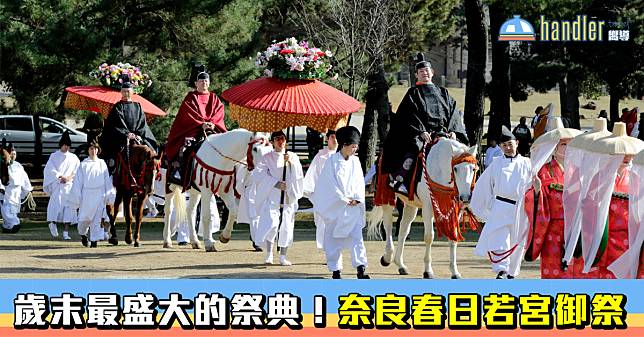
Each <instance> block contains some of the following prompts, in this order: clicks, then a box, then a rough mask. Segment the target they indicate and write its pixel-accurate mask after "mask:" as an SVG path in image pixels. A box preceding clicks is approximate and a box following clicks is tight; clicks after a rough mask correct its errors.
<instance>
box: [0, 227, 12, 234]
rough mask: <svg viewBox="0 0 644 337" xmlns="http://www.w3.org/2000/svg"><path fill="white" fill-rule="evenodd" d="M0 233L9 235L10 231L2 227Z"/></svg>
mask: <svg viewBox="0 0 644 337" xmlns="http://www.w3.org/2000/svg"><path fill="white" fill-rule="evenodd" d="M2 233H11V229H9V228H4V227H2Z"/></svg>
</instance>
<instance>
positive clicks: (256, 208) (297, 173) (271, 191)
mask: <svg viewBox="0 0 644 337" xmlns="http://www.w3.org/2000/svg"><path fill="white" fill-rule="evenodd" d="M288 156H289V164H288V165H287V169H286V180H285V183H286V191H284V207H283V211H282V221H281V224H280V195H281V192H282V191H281V190H280V189H278V188H277V187H275V185H276V184H277V183H278V182H280V181H282V176H283V172H284V155H283V153H277V152H275V151H272V152H269V153H267V154H265V155H264V156H263V157H262V160H260V162H259V163H258V164H257V166H256V167H255V169H254V170H253V173H252V174H251V180H252V185H253V186H251V187H250V191H249V198H248V203H249V216H250V218H251V219H252V218H255V217H259V221H258V227H257V230H256V231H255V234H254V235H253V237H254V239H253V240H254V241H255V244H257V245H258V246H264V245H265V243H266V242H267V241H268V242H273V241H275V237H276V236H278V237H279V240H278V242H277V245H278V246H279V247H288V246H290V245H291V244H292V243H293V230H294V227H295V211H297V207H298V203H297V201H298V199H300V198H301V197H302V196H303V182H304V173H303V171H302V165H301V164H300V159H299V158H298V157H297V155H296V154H295V153H292V152H288ZM278 229H279V235H278Z"/></svg>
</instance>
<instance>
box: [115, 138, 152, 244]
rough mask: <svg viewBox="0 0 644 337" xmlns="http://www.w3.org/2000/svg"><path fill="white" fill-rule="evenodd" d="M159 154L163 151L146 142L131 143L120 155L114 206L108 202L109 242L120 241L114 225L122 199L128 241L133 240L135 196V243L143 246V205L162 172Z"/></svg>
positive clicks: (126, 240) (129, 242)
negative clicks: (158, 150)
mask: <svg viewBox="0 0 644 337" xmlns="http://www.w3.org/2000/svg"><path fill="white" fill-rule="evenodd" d="M160 158H161V155H160V154H157V153H156V152H155V151H154V150H152V149H151V148H149V147H147V146H145V145H132V146H130V147H129V151H126V150H123V152H121V153H119V154H118V155H117V167H116V170H115V172H114V176H113V177H112V178H113V182H114V187H115V188H116V199H115V201H114V205H113V206H109V205H108V206H107V215H108V217H109V218H110V239H109V240H108V242H109V243H111V244H113V245H117V244H118V238H117V235H116V225H115V222H116V213H117V212H118V209H119V206H120V205H121V203H123V214H124V216H125V225H126V226H127V228H126V231H125V243H127V244H128V245H129V244H132V199H133V198H135V197H136V219H135V221H136V227H135V228H134V247H139V246H140V242H139V240H140V238H141V219H142V218H143V205H144V204H145V201H146V200H147V199H148V197H149V196H150V194H151V193H152V184H153V182H154V179H155V177H156V175H157V174H158V172H159V163H160Z"/></svg>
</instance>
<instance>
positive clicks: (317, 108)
mask: <svg viewBox="0 0 644 337" xmlns="http://www.w3.org/2000/svg"><path fill="white" fill-rule="evenodd" d="M222 97H223V98H224V99H225V100H226V101H228V102H229V103H230V107H231V109H230V110H231V113H230V117H231V118H232V119H234V120H236V121H237V122H238V123H239V126H240V127H243V128H245V129H248V130H251V131H268V132H270V131H275V130H281V129H285V128H288V127H291V126H302V125H306V126H308V127H310V128H312V129H315V130H317V131H321V132H324V131H326V130H327V129H329V128H331V129H336V128H338V127H341V126H344V125H346V123H347V119H348V116H349V114H350V113H352V112H356V111H358V110H360V107H361V105H360V102H358V101H357V100H355V99H354V98H353V97H351V96H349V95H347V94H345V93H343V92H342V91H340V90H337V89H335V88H333V87H332V86H330V85H327V84H325V83H323V82H320V81H318V80H294V79H290V80H281V79H276V78H266V77H265V78H259V79H256V80H252V81H248V82H246V83H243V84H240V85H238V86H236V87H233V88H230V89H228V90H226V91H224V92H223V94H222Z"/></svg>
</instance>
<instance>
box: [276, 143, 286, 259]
mask: <svg viewBox="0 0 644 337" xmlns="http://www.w3.org/2000/svg"><path fill="white" fill-rule="evenodd" d="M287 165H288V154H287V153H284V167H283V168H282V181H283V182H284V184H286V166H287ZM285 197H286V191H284V190H281V192H280V222H279V223H278V224H277V251H278V252H279V251H280V229H281V228H282V219H283V218H284V198H285Z"/></svg>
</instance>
